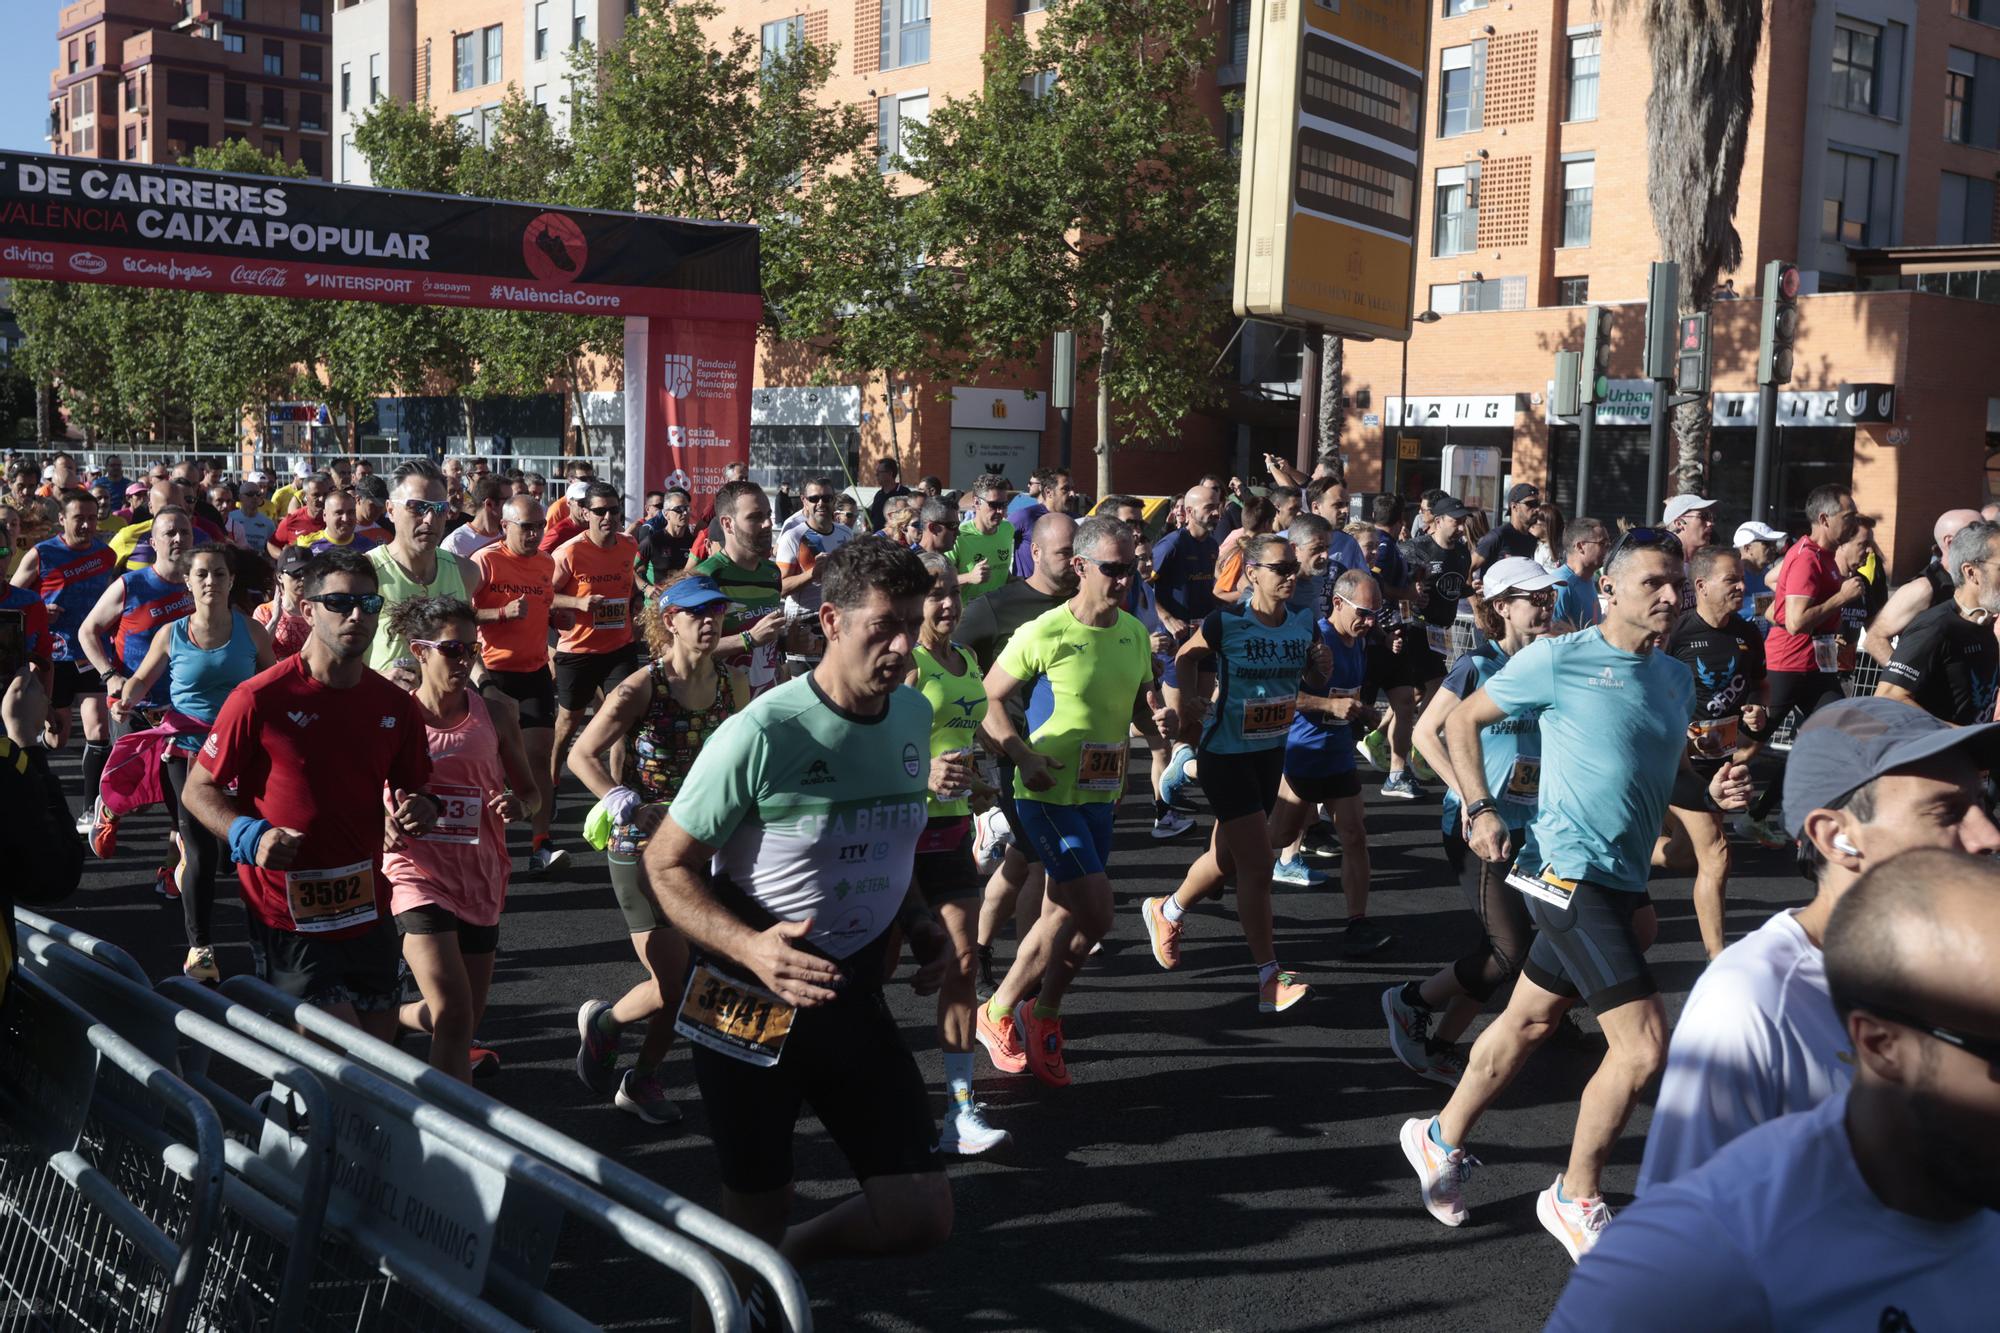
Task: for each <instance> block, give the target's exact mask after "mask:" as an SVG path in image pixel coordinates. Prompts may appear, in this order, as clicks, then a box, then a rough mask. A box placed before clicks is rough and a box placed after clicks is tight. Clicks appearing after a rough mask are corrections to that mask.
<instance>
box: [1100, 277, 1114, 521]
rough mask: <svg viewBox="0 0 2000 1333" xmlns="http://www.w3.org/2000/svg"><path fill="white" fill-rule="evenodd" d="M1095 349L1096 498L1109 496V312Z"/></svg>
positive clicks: (1106, 313) (1105, 313)
mask: <svg viewBox="0 0 2000 1333" xmlns="http://www.w3.org/2000/svg"><path fill="white" fill-rule="evenodd" d="M1102 336H1103V341H1102V343H1101V344H1100V345H1099V346H1098V349H1097V498H1098V499H1100V500H1102V499H1103V498H1104V497H1105V496H1107V495H1109V494H1111V312H1110V311H1109V310H1106V311H1105V312H1104V328H1103V332H1102Z"/></svg>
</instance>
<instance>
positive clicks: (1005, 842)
mask: <svg viewBox="0 0 2000 1333" xmlns="http://www.w3.org/2000/svg"><path fill="white" fill-rule="evenodd" d="M1013 845H1014V829H1013V826H1012V825H1010V824H1008V822H1007V812H1006V811H1005V810H1002V809H1001V808H1000V807H999V806H997V805H995V806H990V807H988V808H987V809H985V810H981V811H980V812H979V814H978V816H977V817H976V818H974V819H973V821H972V860H973V863H974V864H976V865H977V866H978V867H979V872H980V873H981V874H983V875H990V874H992V873H993V872H994V871H995V870H997V869H998V868H999V866H1000V861H1001V859H1002V858H1003V857H1005V856H1006V855H1007V849H1008V848H1009V847H1012V846H1013Z"/></svg>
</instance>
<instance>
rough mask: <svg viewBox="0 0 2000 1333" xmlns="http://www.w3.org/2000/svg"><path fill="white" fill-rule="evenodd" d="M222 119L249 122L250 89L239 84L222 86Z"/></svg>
mask: <svg viewBox="0 0 2000 1333" xmlns="http://www.w3.org/2000/svg"><path fill="white" fill-rule="evenodd" d="M222 118H223V119H224V120H235V121H241V122H242V123H244V124H246V125H247V124H249V122H250V89H249V88H247V87H245V86H244V85H243V84H240V83H225V84H223V85H222Z"/></svg>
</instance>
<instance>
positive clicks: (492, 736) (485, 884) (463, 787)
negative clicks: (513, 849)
mask: <svg viewBox="0 0 2000 1333" xmlns="http://www.w3.org/2000/svg"><path fill="white" fill-rule="evenodd" d="M424 732H425V734H426V736H427V737H428V738H429V741H430V751H431V781H430V787H429V791H430V795H431V799H433V800H435V801H436V802H437V803H438V811H439V814H438V822H437V827H436V828H434V829H432V830H431V831H430V832H429V833H427V834H425V835H424V836H423V837H421V838H411V839H408V840H407V841H406V842H405V843H404V845H403V850H402V851H400V852H386V853H384V854H383V857H382V873H383V874H384V875H386V876H388V879H389V889H390V897H389V910H390V911H392V912H407V911H409V910H410V909H411V908H413V907H418V906H422V905H424V904H427V903H428V904H433V905H435V906H438V907H442V908H444V909H445V910H446V911H448V912H450V913H451V914H452V915H454V916H456V917H458V918H459V919H460V920H461V921H466V922H470V923H471V924H473V925H475V926H492V925H498V924H499V921H500V909H501V908H502V907H503V906H504V905H505V904H506V900H507V872H508V869H509V867H510V866H511V864H512V862H511V860H510V859H509V857H508V855H507V825H506V821H504V820H502V819H501V818H500V816H499V815H498V814H497V813H495V812H494V810H493V808H492V807H491V806H489V805H488V804H487V802H488V801H490V800H491V799H492V798H493V797H494V796H496V795H498V794H499V793H501V792H503V791H505V790H507V770H506V769H505V767H503V766H502V765H501V763H500V733H499V732H497V731H495V730H494V728H493V715H492V714H491V713H490V712H488V711H487V708H486V700H484V699H482V698H481V697H480V696H479V691H477V690H467V691H466V692H465V716H464V717H462V718H460V719H459V720H458V721H457V722H456V723H454V724H452V725H451V726H449V727H434V726H426V727H425V728H424ZM386 799H387V798H386V797H385V800H386Z"/></svg>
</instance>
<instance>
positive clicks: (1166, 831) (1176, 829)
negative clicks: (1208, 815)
mask: <svg viewBox="0 0 2000 1333" xmlns="http://www.w3.org/2000/svg"><path fill="white" fill-rule="evenodd" d="M1193 827H1194V816H1193V815H1189V814H1183V813H1182V812H1181V811H1179V810H1176V809H1174V808H1173V807H1172V806H1168V807H1167V813H1165V814H1164V815H1161V816H1160V817H1159V818H1158V819H1156V820H1154V821H1153V836H1154V837H1156V838H1158V839H1160V840H1161V841H1163V842H1164V841H1165V840H1166V839H1168V838H1178V837H1180V836H1181V834H1183V833H1186V832H1187V831H1188V830H1189V829H1191V828H1193Z"/></svg>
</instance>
